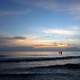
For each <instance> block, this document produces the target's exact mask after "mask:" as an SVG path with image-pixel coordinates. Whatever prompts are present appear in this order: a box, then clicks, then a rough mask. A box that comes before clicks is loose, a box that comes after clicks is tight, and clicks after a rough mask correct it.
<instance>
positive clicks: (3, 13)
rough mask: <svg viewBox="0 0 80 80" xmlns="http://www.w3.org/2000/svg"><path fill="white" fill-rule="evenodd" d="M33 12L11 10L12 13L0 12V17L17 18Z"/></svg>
mask: <svg viewBox="0 0 80 80" xmlns="http://www.w3.org/2000/svg"><path fill="white" fill-rule="evenodd" d="M30 12H31V10H29V9H28V10H20V11H19V10H17V11H14V10H10V11H0V16H16V15H28V14H29V13H30Z"/></svg>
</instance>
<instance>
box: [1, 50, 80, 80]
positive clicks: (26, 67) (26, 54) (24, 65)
mask: <svg viewBox="0 0 80 80" xmlns="http://www.w3.org/2000/svg"><path fill="white" fill-rule="evenodd" d="M66 56H67V57H68V56H80V52H79V51H74V52H73V51H72V52H71V51H70V52H69V51H66V52H65V51H63V54H62V55H60V54H59V53H58V52H56V51H53V52H52V51H47V52H46V51H33V52H32V51H31V52H30V51H2V52H0V60H2V59H5V58H7V59H8V58H10V59H12V58H15V59H17V58H21V59H26V58H30V59H32V58H42V59H43V58H55V57H56V58H57V57H66ZM69 63H73V64H76V63H77V64H79V63H80V58H77V59H76V58H75V59H74V58H71V59H61V60H59V59H58V60H57V59H56V60H41V61H20V62H15V61H14V62H6V61H5V62H0V74H31V73H34V74H36V73H39V74H42V76H41V77H40V76H39V75H38V76H36V78H35V79H32V78H33V76H31V77H32V78H31V77H30V78H29V79H30V80H37V79H38V77H40V80H48V78H47V76H46V75H47V74H48V75H49V77H50V76H51V77H53V75H54V77H53V79H52V78H51V77H50V78H49V80H55V79H56V78H57V79H56V80H60V78H61V77H62V78H63V79H62V78H61V80H65V79H66V78H64V77H65V73H66V76H68V77H70V76H69V75H68V74H67V73H69V74H70V75H71V74H73V73H74V75H75V72H74V70H68V69H67V70H65V69H48V68H47V69H46V68H45V69H37V68H35V67H41V66H52V65H64V64H69ZM31 68H34V69H31ZM44 74H46V75H44ZM52 74H53V75H52ZM61 74H62V75H61ZM76 74H78V75H77V76H75V77H76V78H78V76H79V75H80V71H79V70H77V71H76ZM60 75H61V76H60ZM74 75H73V76H72V77H74ZM34 76H35V75H34ZM20 77H21V76H20ZM27 77H28V76H27ZM58 78H59V79H58ZM15 79H16V78H15ZM19 79H20V78H19ZM4 80H6V79H4ZM7 80H8V79H7ZM10 80H11V78H10ZM21 80H27V78H25V79H23V78H21ZM66 80H67V79H66ZM70 80H72V78H71V79H70ZM77 80H78V79H77Z"/></svg>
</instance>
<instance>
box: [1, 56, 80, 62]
mask: <svg viewBox="0 0 80 80" xmlns="http://www.w3.org/2000/svg"><path fill="white" fill-rule="evenodd" d="M78 58H80V56H66V57H27V58H1V57H0V62H29V61H49V60H66V59H78Z"/></svg>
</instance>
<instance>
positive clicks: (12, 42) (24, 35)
mask: <svg viewBox="0 0 80 80" xmlns="http://www.w3.org/2000/svg"><path fill="white" fill-rule="evenodd" d="M20 47H21V48H26V49H29V50H30V48H34V49H39V48H41V49H43V48H73V47H75V48H80V0H0V48H1V49H2V48H4V49H6V48H20Z"/></svg>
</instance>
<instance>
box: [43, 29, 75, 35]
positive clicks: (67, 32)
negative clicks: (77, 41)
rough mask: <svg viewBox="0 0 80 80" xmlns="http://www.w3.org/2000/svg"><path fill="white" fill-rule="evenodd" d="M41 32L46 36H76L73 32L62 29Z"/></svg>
mask: <svg viewBox="0 0 80 80" xmlns="http://www.w3.org/2000/svg"><path fill="white" fill-rule="evenodd" d="M43 32H44V33H47V34H57V35H68V36H69V35H74V34H76V32H75V31H69V30H64V29H47V30H44V31H43Z"/></svg>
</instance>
